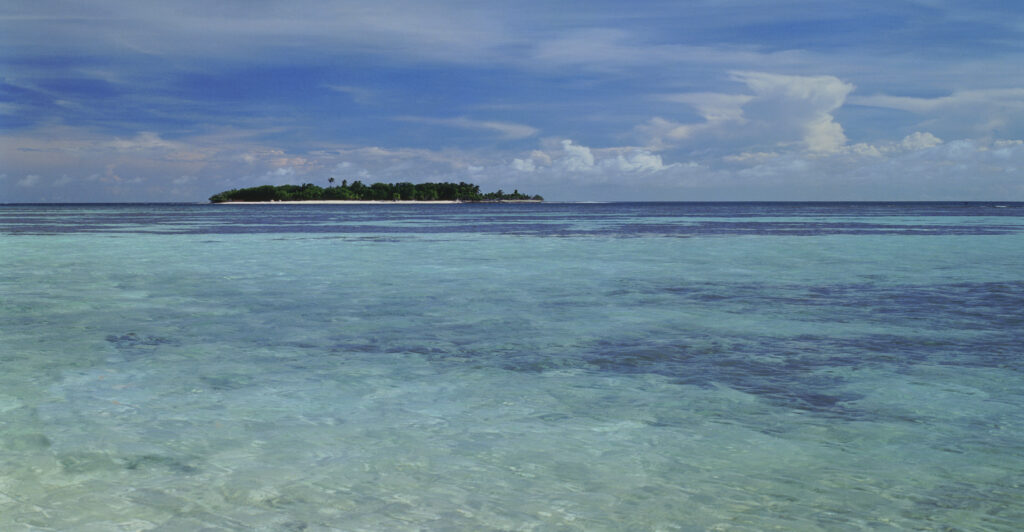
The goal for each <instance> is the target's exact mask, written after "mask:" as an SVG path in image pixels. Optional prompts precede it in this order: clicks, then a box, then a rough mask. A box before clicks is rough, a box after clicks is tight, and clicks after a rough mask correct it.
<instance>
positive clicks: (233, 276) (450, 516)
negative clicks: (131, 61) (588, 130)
mask: <svg viewBox="0 0 1024 532" xmlns="http://www.w3.org/2000/svg"><path fill="white" fill-rule="evenodd" d="M1007 205H1008V207H1007V208H995V206H994V205H993V204H968V205H964V204H895V205H886V204H827V205H823V204H603V205H602V204H542V205H419V206H415V205H393V206H379V205H374V206H367V205H351V206H349V205H342V206H337V205H328V206H313V205H308V206H307V205H297V206H291V205H288V206H285V205H273V206H256V205H253V206H215V205H81V206H52V205H48V206H29V205H25V206H0V298H2V305H0V362H2V364H3V366H2V367H3V372H2V373H0V427H2V432H0V461H2V463H0V470H2V471H3V473H2V474H0V529H3V530H33V529H43V530H47V529H52V530H122V529H123V530H198V529H202V528H204V527H207V528H212V529H229V530H230V529H238V530H249V529H264V530H332V529H340V530H381V529H392V530H402V529H407V530H416V529H455V530H457V529H467V530H508V529H513V530H521V529H524V530H530V529H536V530H552V529H554V530H628V529H632V530H705V529H722V530H745V529H749V530H763V529H771V528H779V529H787V530H793V529H803V530H813V529H830V530H836V529H838V530H857V529H884V528H909V529H929V528H950V529H964V530H968V529H971V530H978V529H986V530H1013V529H1015V528H1016V527H1017V526H1018V523H1020V522H1022V521H1024V490H1022V488H1021V484H1022V482H1024V443H1021V442H1024V408H1022V407H1024V387H1022V384H1024V382H1022V381H1024V380H1022V374H1021V369H1022V362H1021V355H1022V352H1021V351H1022V348H1021V345H1024V312H1022V311H1021V309H1022V308H1024V233H1022V229H1024V206H1021V205H1019V204H1007Z"/></svg>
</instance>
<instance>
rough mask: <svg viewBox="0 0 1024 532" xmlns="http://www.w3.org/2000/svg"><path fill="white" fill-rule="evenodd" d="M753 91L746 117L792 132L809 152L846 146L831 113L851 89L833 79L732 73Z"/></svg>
mask: <svg viewBox="0 0 1024 532" xmlns="http://www.w3.org/2000/svg"><path fill="white" fill-rule="evenodd" d="M733 77H734V79H736V80H738V81H742V82H743V83H745V84H746V85H747V87H749V88H750V89H751V90H752V91H753V92H754V97H753V98H752V99H751V101H752V102H757V103H756V104H754V105H749V106H747V107H746V108H745V111H746V116H747V117H748V119H750V120H756V121H759V122H762V123H765V124H769V125H771V126H772V127H773V128H776V130H778V129H779V128H781V129H782V130H783V131H785V130H786V129H795V130H796V131H797V132H798V134H800V138H801V140H803V142H804V144H805V146H806V147H807V149H808V150H810V151H813V152H833V151H836V150H838V149H839V148H840V147H842V146H843V144H845V143H846V136H845V135H844V134H843V128H842V126H840V125H839V123H838V122H836V121H835V118H834V117H833V116H832V112H833V111H835V110H836V109H838V108H839V107H840V106H842V105H843V102H844V101H845V100H846V97H847V95H849V94H850V92H852V91H853V89H854V86H853V85H852V84H850V83H845V82H843V81H841V80H840V79H839V78H836V77H834V76H786V75H781V74H769V73H764V72H735V73H733Z"/></svg>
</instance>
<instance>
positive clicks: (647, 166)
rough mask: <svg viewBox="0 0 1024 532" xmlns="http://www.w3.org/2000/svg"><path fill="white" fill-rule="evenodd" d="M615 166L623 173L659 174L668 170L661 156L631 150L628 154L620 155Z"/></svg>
mask: <svg viewBox="0 0 1024 532" xmlns="http://www.w3.org/2000/svg"><path fill="white" fill-rule="evenodd" d="M614 165H615V167H616V169H618V170H620V171H622V172H658V171H661V170H664V169H665V168H666V167H665V164H664V162H662V160H661V156H660V155H656V154H654V153H651V152H650V151H647V150H631V151H630V152H629V153H627V154H619V155H618V156H616V157H615V159H614Z"/></svg>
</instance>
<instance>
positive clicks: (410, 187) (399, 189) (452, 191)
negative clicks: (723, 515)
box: [210, 178, 544, 203]
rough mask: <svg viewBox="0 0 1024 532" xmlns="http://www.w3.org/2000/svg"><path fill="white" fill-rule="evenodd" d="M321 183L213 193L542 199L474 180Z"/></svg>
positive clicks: (237, 198)
mask: <svg viewBox="0 0 1024 532" xmlns="http://www.w3.org/2000/svg"><path fill="white" fill-rule="evenodd" d="M328 181H329V182H330V183H331V185H330V186H327V187H320V186H317V185H314V184H312V183H305V184H302V185H262V186H258V187H251V188H238V189H232V190H227V191H224V192H220V193H218V194H214V195H213V196H210V202H211V203H271V202H273V203H276V202H288V203H294V202H335V201H338V202H345V201H351V202H403V201H406V202H444V203H451V202H540V201H544V198H543V197H541V196H540V195H539V194H537V195H533V196H530V195H527V194H522V193H520V192H519V190H518V189H517V190H515V191H513V192H511V193H507V192H504V191H502V190H500V189H499V190H498V191H497V192H487V193H481V192H480V187H479V186H478V185H474V184H472V183H462V182H459V183H420V184H418V185H414V184H412V183H374V184H372V185H365V184H363V182H361V181H353V182H352V183H351V184H349V182H348V180H342V182H341V185H336V186H335V185H334V178H331V179H329V180H328Z"/></svg>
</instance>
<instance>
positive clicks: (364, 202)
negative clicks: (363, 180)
mask: <svg viewBox="0 0 1024 532" xmlns="http://www.w3.org/2000/svg"><path fill="white" fill-rule="evenodd" d="M453 203H541V201H539V200H498V201H458V200H455V201H450V200H443V201H442V200H438V201H412V200H409V201H368V200H351V201H350V200H310V201H224V202H220V203H216V204H214V205H450V204H453Z"/></svg>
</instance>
